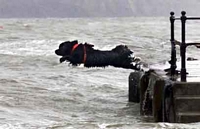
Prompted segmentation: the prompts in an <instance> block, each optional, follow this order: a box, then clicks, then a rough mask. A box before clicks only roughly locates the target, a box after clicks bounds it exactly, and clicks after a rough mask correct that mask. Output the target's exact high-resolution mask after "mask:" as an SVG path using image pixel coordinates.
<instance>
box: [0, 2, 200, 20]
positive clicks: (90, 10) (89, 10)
mask: <svg viewBox="0 0 200 129" xmlns="http://www.w3.org/2000/svg"><path fill="white" fill-rule="evenodd" d="M199 7H200V0H0V18H46V17H60V18H64V17H128V16H169V12H170V11H175V12H176V14H177V15H180V12H181V11H182V10H185V11H187V14H188V15H199V14H200V8H199Z"/></svg>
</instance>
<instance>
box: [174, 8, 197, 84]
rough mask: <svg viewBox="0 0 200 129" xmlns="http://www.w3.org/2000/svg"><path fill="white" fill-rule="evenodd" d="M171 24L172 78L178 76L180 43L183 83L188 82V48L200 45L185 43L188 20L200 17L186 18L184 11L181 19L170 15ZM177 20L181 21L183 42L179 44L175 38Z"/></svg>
mask: <svg viewBox="0 0 200 129" xmlns="http://www.w3.org/2000/svg"><path fill="white" fill-rule="evenodd" d="M170 15H171V16H170V22H171V39H170V41H171V61H170V64H171V67H170V70H171V76H172V77H173V76H174V75H175V74H176V68H177V65H176V61H177V59H176V44H177V43H180V44H179V45H180V54H181V81H182V82H186V75H187V72H186V58H185V53H186V47H187V46H191V45H200V43H186V42H185V31H186V20H200V17H186V12H185V11H182V12H181V15H182V16H181V17H180V18H175V16H174V12H171V13H170ZM175 20H181V37H182V39H181V40H182V41H181V42H178V41H176V40H175V38H174V22H175Z"/></svg>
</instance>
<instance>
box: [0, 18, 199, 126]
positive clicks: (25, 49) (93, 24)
mask: <svg viewBox="0 0 200 129" xmlns="http://www.w3.org/2000/svg"><path fill="white" fill-rule="evenodd" d="M199 23H200V22H197V21H195V22H188V23H187V30H188V32H187V37H186V39H187V40H188V41H200V39H199V35H200V31H199V29H200V27H199V26H198V24H199ZM169 26H170V24H169V19H168V18H142V17H140V18H134V17H133V18H90V19H86V18H83V19H82V18H75V19H1V20H0V70H1V74H0V128H2V129H16V128H17V129H38V128H40V129H46V128H49V129H78V128H82V129H83V128H85V129H129V128H130V129H133V128H135V129H136V128H138V129H143V128H145V129H148V128H149V129H151V128H155V129H157V128H200V123H191V124H172V123H153V122H151V121H150V122H149V120H147V119H146V118H145V117H143V116H140V114H139V105H138V104H137V103H129V102H128V76H129V74H130V72H132V70H128V69H122V68H114V67H106V68H90V69H88V68H84V67H72V66H69V65H68V63H63V64H60V63H59V57H58V56H56V55H55V54H54V51H55V49H57V47H58V45H59V44H60V43H61V42H63V41H66V40H79V42H88V43H91V44H94V45H95V48H96V49H102V50H109V49H112V48H114V47H115V46H116V45H119V44H125V45H127V46H128V47H129V48H130V49H131V50H133V51H134V54H135V55H136V56H139V57H141V58H142V60H143V61H144V62H147V63H149V64H156V63H165V62H166V61H167V60H169V59H170V51H171V50H170V42H169V39H170V35H169V32H170V30H169ZM175 34H176V37H177V38H176V39H177V40H180V39H181V37H180V34H181V32H180V23H179V22H178V23H177V24H176V32H175ZM178 53H179V51H178ZM198 53H199V50H198V49H197V48H195V47H190V48H188V53H187V55H188V56H193V57H195V58H197V59H199V58H200V56H199V54H198Z"/></svg>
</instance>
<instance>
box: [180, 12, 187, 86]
mask: <svg viewBox="0 0 200 129" xmlns="http://www.w3.org/2000/svg"><path fill="white" fill-rule="evenodd" d="M181 14H182V16H181V23H182V24H181V26H182V43H181V49H180V53H181V81H183V82H186V64H185V52H186V44H185V23H186V20H187V17H186V16H185V15H186V12H185V11H182V12H181Z"/></svg>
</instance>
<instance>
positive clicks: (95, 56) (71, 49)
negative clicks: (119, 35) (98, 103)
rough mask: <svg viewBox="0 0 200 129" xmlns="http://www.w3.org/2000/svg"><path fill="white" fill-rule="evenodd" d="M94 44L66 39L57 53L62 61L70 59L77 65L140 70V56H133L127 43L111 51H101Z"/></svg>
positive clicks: (71, 62)
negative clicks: (137, 61)
mask: <svg viewBox="0 0 200 129" xmlns="http://www.w3.org/2000/svg"><path fill="white" fill-rule="evenodd" d="M93 47H94V45H91V44H88V43H85V44H82V43H80V44H79V43H78V41H77V40H75V41H72V42H70V41H66V42H63V43H61V44H60V46H59V49H57V50H56V51H55V53H56V54H57V55H59V56H62V57H61V58H60V63H62V62H64V61H69V62H70V64H72V65H74V66H77V65H80V64H84V66H85V67H106V66H109V65H110V66H114V67H121V68H127V69H134V70H140V65H138V64H137V63H135V61H136V60H138V58H135V57H132V56H131V55H132V54H133V52H132V51H131V50H130V49H128V47H127V46H125V45H119V46H116V47H115V48H114V49H112V50H111V51H101V50H96V49H94V48H93Z"/></svg>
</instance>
